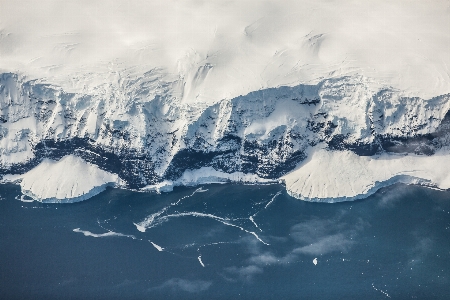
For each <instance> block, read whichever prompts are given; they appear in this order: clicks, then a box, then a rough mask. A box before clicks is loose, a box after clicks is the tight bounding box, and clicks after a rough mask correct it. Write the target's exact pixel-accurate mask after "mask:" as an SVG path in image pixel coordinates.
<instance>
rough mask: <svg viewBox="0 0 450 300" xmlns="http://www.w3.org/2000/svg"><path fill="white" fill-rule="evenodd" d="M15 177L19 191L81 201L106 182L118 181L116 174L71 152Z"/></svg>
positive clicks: (46, 199) (57, 200)
mask: <svg viewBox="0 0 450 300" xmlns="http://www.w3.org/2000/svg"><path fill="white" fill-rule="evenodd" d="M19 178H20V179H21V183H20V187H21V189H22V193H23V194H25V195H27V196H29V197H31V198H33V199H34V200H38V201H41V202H47V203H48V202H55V203H68V202H78V201H83V200H86V199H89V198H91V197H93V196H95V195H97V194H99V193H100V192H102V191H104V190H105V188H106V187H107V186H114V185H118V184H120V180H119V178H118V176H117V175H115V174H110V173H108V172H105V171H102V170H100V169H99V168H98V167H97V166H95V165H91V164H89V163H86V162H85V161H83V160H82V159H81V158H79V157H76V156H73V155H68V156H65V157H63V158H62V159H61V160H60V161H57V162H55V161H52V160H49V159H47V160H44V161H43V162H42V163H40V164H39V165H38V166H37V167H35V168H34V169H32V170H31V171H28V172H27V173H25V174H23V175H22V176H20V177H19Z"/></svg>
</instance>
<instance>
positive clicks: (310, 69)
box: [0, 0, 450, 202]
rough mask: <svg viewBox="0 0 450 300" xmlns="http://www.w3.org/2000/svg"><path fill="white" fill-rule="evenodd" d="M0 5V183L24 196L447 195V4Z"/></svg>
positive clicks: (48, 0) (196, 1)
mask: <svg viewBox="0 0 450 300" xmlns="http://www.w3.org/2000/svg"><path fill="white" fill-rule="evenodd" d="M0 6H1V9H0V176H3V177H4V178H3V181H11V180H12V179H11V178H14V180H22V182H21V183H20V184H21V186H22V189H23V192H24V193H25V194H27V193H28V194H30V195H32V197H33V198H34V199H37V200H41V201H50V200H49V199H53V200H54V201H57V202H60V201H63V202H64V201H68V202H73V201H78V200H83V199H87V198H88V196H85V195H91V196H92V195H94V194H96V193H98V192H100V191H101V190H103V189H104V188H105V187H106V186H108V185H116V186H119V185H120V186H121V187H123V188H130V189H144V190H156V191H168V190H171V189H172V187H173V186H175V185H195V184H202V183H210V182H228V181H231V182H246V183H264V182H274V181H275V182H276V181H278V180H282V181H284V182H285V184H286V186H287V189H288V191H289V193H290V194H291V195H293V196H295V197H297V198H300V199H309V200H316V201H328V202H334V201H341V200H352V199H355V197H356V198H360V197H363V196H364V195H367V194H368V193H371V192H374V191H375V190H376V189H378V188H379V187H381V186H384V185H387V184H391V183H393V182H396V181H401V182H405V183H415V184H426V185H429V186H433V187H437V188H442V189H447V188H448V187H449V186H448V172H447V171H445V170H443V169H441V168H440V167H439V166H440V165H443V162H445V161H448V159H449V149H450V148H449V146H450V114H449V113H448V111H449V108H450V100H449V99H450V95H449V93H450V77H449V74H450V70H449V67H448V66H449V65H450V55H449V53H450V31H449V28H450V3H449V1H447V0H445V1H444V0H442V1H441V0H436V1H432V2H426V1H406V0H404V1H364V2H357V1H349V0H348V1H347V0H346V1H333V0H329V1H325V0H323V1H293V0H292V1H291V0H288V1H220V0H219V1H201V0H190V1H176V0H168V1H128V2H125V1H84V0H83V1H78V0H77V1H72V0H70V1H56V0H44V1H31V0H28V1H25V0H23V1H1V0H0ZM386 160H392V162H393V163H392V164H388V165H386ZM69 162H73V163H74V165H73V166H72V165H70V163H69ZM325 162H326V163H325ZM416 165H417V166H420V168H416V167H414V166H416ZM330 166H333V167H332V168H331V167H330ZM67 168H68V169H71V173H70V174H67V172H65V170H66V169H67ZM84 168H86V169H84ZM86 170H89V172H88V173H89V176H87V177H84V176H85V174H86V173H85V172H86ZM353 170H358V172H357V173H352V171H353ZM50 171H51V172H55V173H54V174H53V175H48V174H49V172H50ZM325 173H326V174H327V175H326V176H323V174H325ZM40 174H47V175H46V176H40ZM57 174H58V175H57ZM338 174H341V175H342V174H346V176H344V177H341V179H344V178H348V179H350V180H352V178H353V177H354V176H356V175H355V174H357V175H359V177H358V176H356V177H358V178H357V179H361V180H359V181H358V180H355V181H353V180H352V184H353V186H351V185H350V186H349V185H346V184H341V183H340V181H334V179H333V178H337V176H340V175H338ZM411 174H412V175H411ZM347 175H348V176H347ZM52 176H56V177H52ZM58 176H62V177H64V178H65V179H64V180H65V181H64V182H65V183H64V184H59V183H58V181H57V180H56V179H54V178H58ZM352 176H353V177H352ZM44 180H53V181H55V182H54V184H53V185H46V184H44ZM79 197H81V198H79ZM46 199H47V200H46ZM55 199H58V200H55ZM64 199H65V200H64ZM53 200H52V201H53Z"/></svg>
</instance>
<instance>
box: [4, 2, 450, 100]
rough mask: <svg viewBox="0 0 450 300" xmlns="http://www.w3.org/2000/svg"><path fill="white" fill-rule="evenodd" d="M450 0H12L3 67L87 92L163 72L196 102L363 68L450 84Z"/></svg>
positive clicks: (387, 78) (386, 77)
mask: <svg viewBox="0 0 450 300" xmlns="http://www.w3.org/2000/svg"><path fill="white" fill-rule="evenodd" d="M449 14H450V9H449V3H448V1H433V2H432V3H429V2H424V1H395V2H393V1H364V2H355V1H197V0H194V1H175V0H169V1H128V2H123V1H63V2H61V1H54V0H53V1H52V0H44V1H39V2H36V1H19V2H17V1H15V2H11V1H2V9H1V12H0V34H1V35H0V37H1V40H0V53H1V55H0V68H1V69H3V70H4V71H6V72H18V73H21V74H25V75H27V76H29V77H30V78H38V79H42V80H44V82H48V83H58V84H59V85H61V86H64V87H65V88H72V89H75V90H79V89H80V88H83V87H85V86H86V87H87V88H92V87H93V86H95V85H98V84H102V83H104V82H105V81H110V82H111V84H114V83H115V82H114V81H113V79H116V78H114V75H116V74H120V76H124V77H126V76H131V77H133V76H138V74H139V73H141V72H145V71H148V70H150V69H154V68H160V69H161V70H162V72H163V73H165V74H168V75H173V76H175V77H182V78H184V81H185V82H186V83H185V84H186V85H185V94H184V95H183V98H182V100H183V101H187V102H195V101H208V102H215V101H217V100H220V99H223V98H231V97H235V96H238V95H241V94H247V93H249V92H251V91H254V90H258V89H261V88H268V87H276V86H280V85H296V84H299V83H317V82H319V81H320V80H321V79H323V78H330V77H339V76H343V75H351V74H360V75H364V76H367V77H370V78H372V79H374V81H375V82H376V83H377V84H386V85H389V86H393V87H394V88H397V89H400V90H402V91H405V92H407V93H408V94H409V95H412V96H421V97H433V96H437V95H440V94H444V93H448V92H449V87H450V86H449V84H450V83H449V82H450V81H449V69H448V65H449V64H450V58H449V55H448V50H449V49H450V42H449V41H450V39H449V35H450V33H449V30H448V28H449V27H450V21H449V20H450V18H449Z"/></svg>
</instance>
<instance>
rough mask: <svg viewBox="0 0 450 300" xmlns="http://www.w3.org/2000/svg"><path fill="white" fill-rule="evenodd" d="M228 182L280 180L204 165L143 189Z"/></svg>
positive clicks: (171, 188)
mask: <svg viewBox="0 0 450 300" xmlns="http://www.w3.org/2000/svg"><path fill="white" fill-rule="evenodd" d="M226 182H240V183H255V184H256V183H261V184H264V183H274V182H278V180H274V179H264V178H260V177H259V176H258V175H255V174H249V173H243V172H233V173H225V172H221V171H217V170H215V169H214V168H212V167H202V168H200V169H195V170H186V171H185V172H184V173H183V175H182V176H181V177H180V178H178V179H177V180H175V181H170V180H164V181H163V182H160V183H158V184H155V185H148V186H146V187H144V188H142V190H144V191H156V192H158V193H159V192H171V191H172V190H173V187H174V186H197V185H201V184H211V183H226Z"/></svg>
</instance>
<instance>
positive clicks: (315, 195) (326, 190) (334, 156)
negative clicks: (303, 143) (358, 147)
mask: <svg viewBox="0 0 450 300" xmlns="http://www.w3.org/2000/svg"><path fill="white" fill-rule="evenodd" d="M449 161H450V153H449V152H448V151H446V152H441V153H436V154H435V155H433V156H423V155H422V156H419V155H392V154H383V155H378V156H375V157H368V156H358V155H356V154H354V153H352V152H350V151H327V150H325V149H316V151H312V155H311V157H310V158H309V159H308V160H306V161H304V163H302V164H301V165H300V166H298V168H297V169H296V170H294V171H292V172H291V173H289V174H287V175H285V176H283V177H282V179H283V180H284V182H285V184H286V189H287V191H288V193H289V194H290V195H292V196H293V197H296V198H298V199H302V200H308V201H318V202H339V201H350V200H356V199H361V198H365V197H367V196H369V195H371V194H373V193H375V192H376V191H377V190H378V189H380V188H381V187H384V186H388V185H392V184H394V183H397V182H401V183H406V184H422V185H425V186H429V187H436V188H439V189H450V171H449V170H448V168H447V167H439V166H440V165H441V164H442V163H444V162H449Z"/></svg>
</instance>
